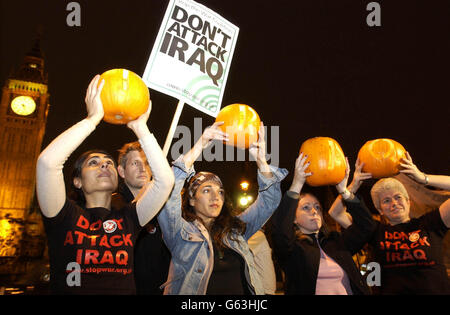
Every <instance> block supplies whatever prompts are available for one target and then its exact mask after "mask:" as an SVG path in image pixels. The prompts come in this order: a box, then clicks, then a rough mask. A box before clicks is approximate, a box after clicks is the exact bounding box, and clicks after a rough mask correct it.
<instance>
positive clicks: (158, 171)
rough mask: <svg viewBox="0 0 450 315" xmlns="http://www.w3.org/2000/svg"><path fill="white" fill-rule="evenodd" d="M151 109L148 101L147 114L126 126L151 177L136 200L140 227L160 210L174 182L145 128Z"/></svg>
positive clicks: (157, 146) (165, 160)
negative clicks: (143, 155) (146, 163)
mask: <svg viewBox="0 0 450 315" xmlns="http://www.w3.org/2000/svg"><path fill="white" fill-rule="evenodd" d="M151 108H152V103H151V101H149V106H148V109H147V112H146V113H144V114H142V115H141V116H140V117H138V118H137V119H136V120H134V121H130V122H129V123H128V124H127V127H128V128H130V129H131V130H133V132H134V133H135V134H136V136H137V138H138V140H139V142H140V144H141V147H142V150H143V151H144V153H145V156H146V158H147V161H148V164H149V166H150V169H151V171H152V177H153V179H152V181H150V182H148V183H147V184H146V185H145V186H144V189H142V190H141V191H140V193H139V195H138V196H137V198H136V212H137V215H138V219H139V224H140V225H141V226H144V225H145V224H147V223H148V222H149V221H150V220H151V219H153V217H154V216H155V215H156V214H157V213H158V212H159V210H161V208H162V207H163V205H164V203H165V202H166V200H167V198H168V197H169V194H170V192H171V190H172V188H173V184H174V181H175V180H174V175H173V172H172V169H171V168H170V166H169V163H168V162H167V159H166V157H165V156H164V154H163V152H162V150H161V147H160V146H159V144H158V142H157V141H156V139H155V137H154V136H153V134H152V133H150V130H149V129H148V126H147V120H148V118H149V116H150V111H151Z"/></svg>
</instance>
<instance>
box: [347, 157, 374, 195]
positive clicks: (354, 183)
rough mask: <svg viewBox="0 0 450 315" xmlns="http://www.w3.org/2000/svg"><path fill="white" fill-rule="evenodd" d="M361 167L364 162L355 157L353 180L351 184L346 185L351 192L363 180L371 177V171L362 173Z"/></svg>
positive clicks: (355, 190)
mask: <svg viewBox="0 0 450 315" xmlns="http://www.w3.org/2000/svg"><path fill="white" fill-rule="evenodd" d="M363 167H364V162H361V161H360V160H359V159H357V160H356V164H355V172H354V173H353V180H352V182H351V184H350V185H349V186H348V188H349V190H350V191H351V192H352V193H356V192H357V191H358V189H359V187H361V185H362V183H363V182H364V181H365V180H367V179H370V178H372V174H371V173H364V172H363V171H362V168H363Z"/></svg>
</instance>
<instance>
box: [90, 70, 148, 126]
mask: <svg viewBox="0 0 450 315" xmlns="http://www.w3.org/2000/svg"><path fill="white" fill-rule="evenodd" d="M102 79H104V80H105V84H104V86H103V89H102V92H101V94H100V98H101V100H102V103H103V109H104V111H105V116H104V118H103V119H104V120H105V121H106V122H108V123H111V124H116V125H121V124H126V123H128V122H129V121H132V120H135V119H136V118H138V117H139V116H141V115H142V114H143V113H145V112H146V111H147V109H148V105H149V100H150V93H149V91H148V88H147V86H146V85H145V83H144V81H142V79H141V78H140V77H139V76H138V75H137V74H136V73H134V72H132V71H129V70H126V69H112V70H108V71H106V72H104V73H103V74H102V75H101V76H100V81H99V82H101V80H102Z"/></svg>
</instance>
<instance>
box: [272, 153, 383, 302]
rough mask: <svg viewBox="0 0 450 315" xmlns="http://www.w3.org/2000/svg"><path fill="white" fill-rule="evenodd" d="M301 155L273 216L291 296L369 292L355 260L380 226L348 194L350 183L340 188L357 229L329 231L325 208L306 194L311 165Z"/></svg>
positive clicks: (277, 250)
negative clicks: (289, 183) (355, 256)
mask: <svg viewBox="0 0 450 315" xmlns="http://www.w3.org/2000/svg"><path fill="white" fill-rule="evenodd" d="M306 158H307V157H306V156H303V154H300V156H299V157H298V159H297V160H296V163H295V173H294V179H293V181H292V185H291V187H290V188H289V191H288V192H287V193H286V194H285V195H284V197H283V199H282V201H281V203H280V206H279V207H278V209H277V211H276V212H275V214H274V215H273V218H272V223H273V230H272V241H273V243H274V252H275V254H276V255H277V257H278V261H279V263H280V265H281V267H282V269H283V271H284V273H285V276H286V285H285V293H286V294H308V295H314V294H317V295H329V294H333V295H337V294H342V295H349V294H369V293H370V291H369V289H368V287H367V285H366V283H365V282H364V280H363V278H362V277H361V274H360V272H359V270H358V269H357V268H356V266H355V264H354V262H353V259H352V256H353V255H354V254H355V253H357V252H358V251H359V250H361V249H362V247H363V246H364V244H365V243H366V242H367V241H368V239H369V237H370V235H371V233H372V232H373V230H374V228H375V224H374V222H373V220H372V218H371V214H370V212H369V210H368V209H367V207H366V206H365V205H364V203H363V202H362V201H361V200H360V199H359V197H356V196H355V195H354V194H353V193H351V192H350V191H349V190H348V189H347V181H348V176H349V167H348V163H347V171H346V175H345V178H344V179H343V180H342V181H341V182H340V183H339V184H337V185H336V189H337V191H338V192H339V194H340V195H341V196H342V199H343V200H344V202H345V204H346V206H347V210H348V211H349V212H350V214H351V215H352V217H353V224H352V225H351V226H349V227H348V228H347V229H345V230H343V231H342V232H341V233H338V232H331V231H328V230H327V229H326V228H325V225H324V219H323V209H322V206H321V204H320V202H319V201H318V200H317V198H316V197H315V196H314V195H312V194H310V193H301V191H302V188H303V185H304V183H305V180H306V177H308V176H311V175H312V174H311V173H306V172H305V170H306V169H307V168H308V166H309V163H305V162H306Z"/></svg>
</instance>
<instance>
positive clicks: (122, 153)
mask: <svg viewBox="0 0 450 315" xmlns="http://www.w3.org/2000/svg"><path fill="white" fill-rule="evenodd" d="M131 151H138V152H142V151H143V150H142V147H141V144H140V143H139V141H135V142H130V143H126V144H124V145H123V146H122V147H121V148H120V149H119V157H118V158H117V163H118V165H120V166H122V167H123V168H125V165H126V164H127V154H128V153H129V152H131Z"/></svg>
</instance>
